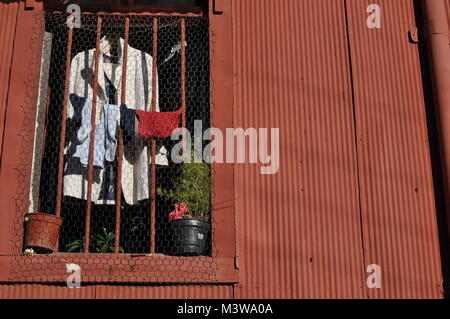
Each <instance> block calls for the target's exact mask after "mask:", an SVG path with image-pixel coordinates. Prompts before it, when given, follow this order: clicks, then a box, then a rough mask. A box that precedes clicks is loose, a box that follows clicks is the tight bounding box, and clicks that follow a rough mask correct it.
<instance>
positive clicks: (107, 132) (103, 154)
mask: <svg viewBox="0 0 450 319" xmlns="http://www.w3.org/2000/svg"><path fill="white" fill-rule="evenodd" d="M70 101H71V103H72V105H73V107H74V110H75V114H74V120H78V121H80V120H81V127H80V128H79V129H78V133H77V146H76V150H75V154H74V157H77V158H79V159H80V163H81V164H82V165H83V166H86V167H87V166H88V160H89V143H90V133H91V129H92V127H91V111H92V100H91V99H86V98H81V97H79V96H76V95H75V94H71V95H70ZM116 115H117V106H116V105H112V104H103V107H102V110H101V113H100V122H99V123H98V124H97V125H96V127H95V143H94V166H97V167H100V168H104V165H105V161H108V162H114V160H115V157H116V149H117V139H116V127H117V121H116Z"/></svg>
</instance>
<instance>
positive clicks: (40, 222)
mask: <svg viewBox="0 0 450 319" xmlns="http://www.w3.org/2000/svg"><path fill="white" fill-rule="evenodd" d="M25 222H26V223H25V247H37V248H42V249H45V250H49V251H52V252H53V251H55V250H56V247H57V245H58V239H59V230H60V228H61V225H62V223H63V219H62V218H60V217H56V216H55V215H48V214H44V213H32V214H27V215H26V216H25Z"/></svg>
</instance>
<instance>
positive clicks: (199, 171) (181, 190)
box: [157, 155, 211, 221]
mask: <svg viewBox="0 0 450 319" xmlns="http://www.w3.org/2000/svg"><path fill="white" fill-rule="evenodd" d="M191 158H193V155H191ZM157 194H158V195H159V196H161V197H162V198H164V199H166V200H170V201H171V202H172V204H178V203H185V204H187V206H188V209H189V213H188V214H185V215H184V217H185V218H195V219H200V220H204V221H209V218H210V211H211V168H210V166H209V164H207V163H203V162H202V163H194V161H193V160H191V163H183V164H182V165H181V173H180V175H179V176H178V177H177V179H176V180H175V182H174V187H173V188H172V189H163V188H161V187H158V188H157Z"/></svg>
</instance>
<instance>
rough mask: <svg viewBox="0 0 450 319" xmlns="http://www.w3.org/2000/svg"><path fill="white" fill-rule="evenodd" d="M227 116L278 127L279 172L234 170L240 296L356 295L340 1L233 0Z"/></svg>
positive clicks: (352, 168) (359, 277)
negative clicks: (231, 90)
mask: <svg viewBox="0 0 450 319" xmlns="http://www.w3.org/2000/svg"><path fill="white" fill-rule="evenodd" d="M233 5H234V7H233V14H234V19H235V21H234V27H235V30H234V55H235V68H236V70H235V73H236V88H235V110H236V111H235V112H236V118H235V123H236V126H237V127H243V128H249V127H254V128H260V127H262V128H279V129H280V139H281V140H280V144H281V145H280V161H281V163H280V170H279V172H278V174H276V175H265V176H264V175H260V172H259V167H258V166H257V165H249V164H246V165H239V166H238V167H237V173H236V183H237V185H236V200H237V214H238V236H239V255H240V256H241V257H240V259H239V265H240V266H241V270H240V271H241V278H242V289H241V292H240V293H241V297H243V298H363V297H364V288H363V285H364V282H365V279H364V263H363V254H362V253H363V252H362V245H361V236H360V235H361V234H360V225H361V223H360V212H359V199H358V178H357V161H356V148H355V133H354V116H353V106H352V94H351V81H350V72H349V58H348V47H347V37H346V28H345V15H344V12H345V10H344V2H343V1H330V0H304V1H298V0H278V1H276V4H275V3H274V2H273V1H272V0H239V1H238V0H237V1H234V2H233Z"/></svg>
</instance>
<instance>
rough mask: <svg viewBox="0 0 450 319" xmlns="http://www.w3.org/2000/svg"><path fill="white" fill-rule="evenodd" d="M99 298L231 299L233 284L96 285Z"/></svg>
mask: <svg viewBox="0 0 450 319" xmlns="http://www.w3.org/2000/svg"><path fill="white" fill-rule="evenodd" d="M95 289H96V298H97V299H116V298H119V299H231V298H233V286H232V285H229V286H227V285H222V286H219V285H218V286H215V285H204V286H193V285H180V286H138V287H132V286H96V288H95Z"/></svg>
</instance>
